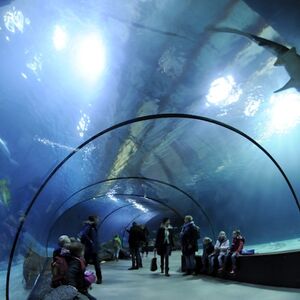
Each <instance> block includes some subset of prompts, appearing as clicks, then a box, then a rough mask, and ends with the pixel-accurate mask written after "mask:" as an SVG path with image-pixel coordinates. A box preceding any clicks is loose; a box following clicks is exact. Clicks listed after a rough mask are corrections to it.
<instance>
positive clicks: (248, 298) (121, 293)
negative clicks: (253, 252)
mask: <svg viewBox="0 0 300 300" xmlns="http://www.w3.org/2000/svg"><path fill="white" fill-rule="evenodd" d="M151 258H152V253H150V254H149V257H148V258H144V259H143V264H144V268H142V269H139V270H134V271H128V270H127V269H128V267H130V264H131V261H130V260H120V261H119V262H107V263H104V264H102V273H103V284H102V285H94V287H93V289H92V291H91V294H92V295H93V296H95V297H97V299H98V300H135V299H143V300H148V299H149V300H150V299H151V300H153V299H157V300H160V299H164V300H182V299H184V300H194V299H210V300H217V299H223V300H227V299H228V300H233V299H243V300H252V299H253V300H257V299H264V300H268V299H270V300H283V299H284V300H296V299H297V300H298V299H299V290H297V289H287V288H275V287H266V286H255V285H251V284H240V283H235V282H232V281H226V280H222V279H218V278H212V277H209V276H203V275H202V276H182V273H180V272H178V270H179V266H180V253H179V252H173V253H172V256H171V258H170V274H171V276H170V277H165V276H164V275H161V274H160V273H159V271H157V272H150V261H151ZM158 261H159V259H158Z"/></svg>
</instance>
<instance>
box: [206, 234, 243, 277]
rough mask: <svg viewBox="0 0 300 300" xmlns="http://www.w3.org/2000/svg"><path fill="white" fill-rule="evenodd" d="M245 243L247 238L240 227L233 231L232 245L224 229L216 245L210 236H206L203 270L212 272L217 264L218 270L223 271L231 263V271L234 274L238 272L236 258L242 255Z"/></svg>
mask: <svg viewBox="0 0 300 300" xmlns="http://www.w3.org/2000/svg"><path fill="white" fill-rule="evenodd" d="M244 244H245V239H244V238H243V236H242V235H241V232H240V230H239V229H236V230H234V231H233V232H232V243H231V245H229V240H228V238H227V236H226V233H225V232H224V231H220V233H219V236H218V239H217V241H216V243H215V245H214V246H213V244H212V240H211V239H210V238H209V237H206V238H204V240H203V255H202V265H203V268H202V271H203V272H208V273H209V274H212V273H213V272H214V271H215V270H216V265H218V272H223V271H225V267H226V266H228V265H231V268H230V272H229V273H230V274H232V275H234V274H235V272H236V260H237V257H239V255H241V253H242V250H243V247H244Z"/></svg>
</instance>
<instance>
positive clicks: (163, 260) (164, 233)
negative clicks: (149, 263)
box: [154, 218, 174, 276]
mask: <svg viewBox="0 0 300 300" xmlns="http://www.w3.org/2000/svg"><path fill="white" fill-rule="evenodd" d="M172 247H174V241H173V231H172V226H171V225H170V219H169V218H164V219H163V221H162V223H161V225H160V227H159V229H158V231H157V234H156V241H155V249H154V251H157V254H158V255H160V269H161V273H164V271H165V276H170V274H169V256H170V255H171V251H172Z"/></svg>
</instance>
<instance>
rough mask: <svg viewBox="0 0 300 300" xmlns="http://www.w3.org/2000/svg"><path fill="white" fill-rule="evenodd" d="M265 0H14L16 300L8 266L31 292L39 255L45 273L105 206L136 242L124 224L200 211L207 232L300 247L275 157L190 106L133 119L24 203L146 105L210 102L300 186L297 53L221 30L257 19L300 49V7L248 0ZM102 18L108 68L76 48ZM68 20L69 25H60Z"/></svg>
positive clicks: (7, 17) (4, 133)
mask: <svg viewBox="0 0 300 300" xmlns="http://www.w3.org/2000/svg"><path fill="white" fill-rule="evenodd" d="M4 2H5V4H3V3H4ZM253 2H255V1H250V0H245V1H239V0H237V1H231V0H224V1H222V3H221V4H220V1H219V0H211V1H209V2H207V1H205V0H199V1H178V0H168V1H160V0H157V1H156V0H153V1H135V0H133V1H130V4H128V3H129V2H128V1H117V2H112V1H110V0H103V1H96V0H95V1H94V0H91V1H72V0H66V1H60V0H53V1H48V2H47V4H45V1H25V0H24V1H23V0H15V1H13V0H7V1H2V2H1V3H0V13H1V23H0V54H1V68H0V73H1V76H0V78H1V80H0V90H1V97H0V104H1V109H0V120H1V126H0V218H1V220H2V222H0V241H1V243H0V252H1V256H0V275H1V280H0V298H1V299H4V298H5V296H4V294H3V293H4V292H5V277H6V276H7V271H9V272H10V273H9V275H10V283H9V286H8V289H9V296H10V298H11V299H21V298H22V299H23V298H25V297H26V296H27V294H28V293H29V292H30V289H28V290H24V289H23V288H22V285H21V282H23V281H24V276H27V275H28V276H29V275H30V274H22V272H23V271H24V269H25V267H24V266H25V265H26V262H27V261H28V260H27V259H28V257H31V258H32V261H31V262H32V263H33V265H35V266H36V269H34V270H31V271H32V273H33V274H35V275H34V276H33V278H36V276H37V275H38V272H39V270H40V269H41V268H42V265H43V261H44V260H43V258H44V257H45V256H46V255H49V254H51V253H50V252H51V250H52V248H53V247H54V245H55V242H56V239H57V235H59V234H61V233H62V232H61V228H64V231H65V230H66V231H68V233H69V234H72V235H73V234H74V235H76V233H77V230H78V229H79V228H80V225H81V224H82V222H83V221H84V220H85V219H86V217H87V216H88V215H89V214H90V213H91V212H97V213H98V214H99V215H100V216H101V219H102V221H103V224H102V225H101V230H100V234H99V237H100V239H101V241H102V242H106V241H107V240H109V239H111V235H112V234H114V233H115V232H120V233H121V234H122V237H123V238H124V243H125V245H126V240H127V236H126V231H125V232H124V229H125V228H127V227H128V226H130V224H131V223H132V221H133V220H135V221H137V222H138V223H147V224H148V225H149V226H150V227H151V228H152V232H153V231H155V230H156V228H157V226H158V225H159V222H160V220H161V218H162V217H164V216H165V215H168V216H171V217H172V218H173V219H172V221H173V222H174V224H176V226H177V227H180V224H181V222H182V219H181V218H182V216H184V215H185V214H190V213H192V215H193V216H194V218H195V221H196V223H197V224H198V225H199V226H200V227H201V236H202V237H204V236H206V235H207V236H211V237H212V238H214V239H215V238H216V235H217V233H218V231H219V230H225V231H226V232H227V234H228V236H230V233H231V231H232V230H233V229H234V228H236V227H239V228H240V229H241V230H242V233H243V234H244V235H245V238H246V246H247V247H248V246H249V247H250V246H251V247H253V248H255V249H258V252H259V251H262V252H268V251H280V250H282V249H287V250H288V249H293V248H295V249H299V248H300V245H299V240H298V241H297V239H298V237H299V211H298V208H297V205H296V203H295V199H294V198H295V197H293V195H292V193H291V190H290V189H289V188H288V186H287V183H286V181H285V180H284V178H283V177H282V174H280V172H279V170H278V168H276V167H275V165H274V164H273V163H272V162H271V161H270V159H269V158H268V157H267V156H266V155H265V154H264V153H263V152H262V151H261V150H259V149H258V148H257V147H255V146H254V145H253V144H252V143H250V142H249V141H248V140H246V139H245V138H243V137H241V136H239V135H238V134H236V133H234V132H231V131H229V130H227V129H225V128H222V127H220V126H217V125H214V124H208V123H205V122H202V121H195V120H185V119H184V120H182V119H179V118H178V119H160V120H153V121H145V122H139V123H135V124H131V125H128V126H124V127H121V128H118V129H116V130H113V131H111V132H108V133H106V134H104V135H102V136H101V137H100V138H98V139H96V140H94V141H92V142H91V143H89V144H87V145H86V146H85V147H83V148H82V149H80V150H79V151H77V152H76V153H75V154H74V156H72V157H71V158H70V159H69V160H68V161H67V162H66V163H65V164H64V165H63V166H62V167H61V168H59V170H58V171H57V172H56V173H55V174H54V176H53V177H52V178H51V180H50V181H49V182H48V183H47V184H46V186H45V188H43V189H42V191H41V193H40V194H39V195H38V197H37V198H36V201H35V202H34V204H33V206H32V208H31V210H30V212H29V214H28V215H27V216H26V218H24V213H25V212H26V210H27V209H28V207H29V204H30V203H31V201H32V199H33V197H34V196H35V195H37V192H38V191H39V189H40V187H41V184H42V183H43V182H44V181H45V179H46V178H47V177H48V176H49V174H50V173H51V171H53V169H54V168H55V167H56V166H57V165H58V164H59V163H60V162H62V160H63V159H64V158H65V157H66V156H67V155H68V154H70V153H72V151H74V150H75V149H76V147H77V146H78V145H80V144H81V143H82V142H83V141H84V140H85V139H87V138H88V137H91V136H93V135H94V134H96V133H97V132H99V131H101V130H103V129H104V128H108V127H109V126H112V124H117V123H118V122H122V121H124V120H128V119H130V118H135V117H138V116H145V115H150V114H160V113H169V112H181V113H187V114H195V115H204V116H206V117H209V118H212V119H214V120H219V121H222V122H225V123H226V124H230V125H231V126H234V127H235V128H238V129H239V130H241V131H243V132H245V133H247V134H248V135H250V136H251V137H253V138H254V139H255V140H256V141H258V142H259V143H260V144H261V145H263V146H264V148H265V149H267V150H268V151H269V153H271V154H272V156H273V157H274V158H275V159H276V161H277V162H278V163H279V164H280V166H281V167H282V168H283V170H284V171H285V173H286V174H287V176H288V178H289V179H290V181H291V183H292V185H293V187H294V188H295V191H296V194H297V195H300V185H299V184H298V181H299V176H300V168H299V167H298V166H299V161H300V160H299V153H298V152H299V151H298V149H299V148H300V130H299V126H300V125H299V124H300V114H299V107H300V106H299V101H300V100H299V99H300V98H299V92H298V91H297V90H296V89H293V88H291V89H288V90H285V91H281V92H278V93H274V91H276V90H278V89H279V88H280V87H281V86H283V85H284V84H285V83H286V82H287V81H288V80H289V79H290V78H288V77H289V74H288V72H287V70H286V68H285V67H283V66H281V67H276V66H275V65H274V61H276V59H277V57H275V56H274V54H272V53H270V52H268V49H267V48H265V47H263V46H261V45H257V44H256V43H254V42H252V41H251V42H250V41H249V40H248V39H247V38H245V36H242V35H240V36H239V35H238V34H228V33H224V32H223V33H222V32H215V31H210V30H207V29H208V28H211V27H222V26H229V27H234V28H236V29H238V30H241V31H242V32H243V31H244V30H246V31H248V30H251V33H253V34H255V35H258V36H261V37H264V38H267V40H270V41H276V42H279V43H282V45H283V44H284V43H283V42H282V41H286V42H287V43H289V44H290V45H289V46H288V47H293V46H295V47H296V48H297V45H298V44H299V41H298V36H297V35H295V34H294V33H295V32H298V27H299V26H298V27H297V26H296V27H294V30H293V28H292V25H291V24H292V22H290V24H288V25H286V24H284V25H283V21H282V20H287V19H294V20H296V19H297V18H289V17H288V16H286V15H285V14H284V11H286V10H285V9H283V7H280V12H278V11H277V12H276V11H275V12H274V13H273V16H272V14H271V13H270V12H271V10H269V9H268V10H267V12H265V14H266V15H265V16H264V12H263V11H264V7H262V8H261V9H260V10H259V13H258V12H256V11H255V10H254V9H255V5H253V8H251V7H249V6H247V3H250V4H251V3H253ZM292 2H293V1H289V3H292ZM257 3H258V2H257ZM259 3H260V2H259ZM261 3H262V2H261ZM294 3H296V2H294ZM259 6H260V5H259ZM261 6H263V5H262V4H261ZM272 7H273V9H275V10H278V9H279V8H278V6H276V8H275V6H274V5H273V6H272ZM294 7H295V5H292V6H291V7H285V8H288V9H289V10H290V11H292V12H295V9H294ZM191 8H192V9H191ZM273 9H272V10H273ZM276 15H277V16H280V18H279V19H280V20H279V21H280V22H278V18H277V20H276ZM124 16H126V18H125V17H124ZM237 16H238V18H237ZM281 16H282V17H281ZM298 19H299V18H298ZM298 19H297V20H298ZM266 20H269V21H266ZM268 22H270V23H268ZM285 26H289V27H285ZM91 32H93V33H95V34H96V36H97V37H98V38H100V40H101V41H102V42H103V45H104V46H105V49H104V50H105V51H104V52H106V54H107V55H106V62H105V63H106V66H105V68H104V71H103V73H101V74H100V75H99V77H97V78H95V77H93V78H92V79H95V80H92V81H90V79H91V76H88V77H89V78H84V77H83V76H82V75H83V72H82V68H81V69H79V70H78V68H77V63H78V57H76V55H75V54H78V53H77V50H78V49H81V46H82V44H84V43H83V41H84V40H85V38H86V37H89V35H90V33H91ZM61 33H62V35H63V36H64V37H67V38H66V40H61V39H58V38H57V37H58V36H59V37H61V36H62V35H61ZM61 42H63V43H61ZM103 45H102V46H103ZM145 45H147V47H146V48H145ZM91 48H93V47H91ZM298 53H299V50H298ZM85 56H86V57H87V58H90V55H85ZM92 64H93V66H94V65H96V64H95V61H93V62H92ZM85 75H86V74H85ZM88 75H90V74H88ZM108 179H112V180H108ZM68 220H72V222H74V226H70V223H69V221H68ZM23 222H24V223H23ZM22 224H24V226H23V227H22V229H21V231H20V232H18V229H20V228H21V227H20V226H21V225H22ZM16 234H18V239H17V240H16V242H17V243H16V247H15V251H14V252H13V253H12V252H11V250H12V246H13V242H14V240H15V238H16ZM289 239H291V240H289ZM292 239H293V241H292ZM294 241H297V243H294ZM10 255H12V256H11V257H10ZM10 258H11V259H12V260H10ZM8 262H11V263H12V265H11V269H9V268H8V266H9V265H8Z"/></svg>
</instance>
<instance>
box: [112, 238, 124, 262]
mask: <svg viewBox="0 0 300 300" xmlns="http://www.w3.org/2000/svg"><path fill="white" fill-rule="evenodd" d="M121 247H122V243H121V239H120V236H119V235H118V234H116V235H115V236H114V238H113V248H114V260H116V261H118V260H119V253H120V250H121Z"/></svg>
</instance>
